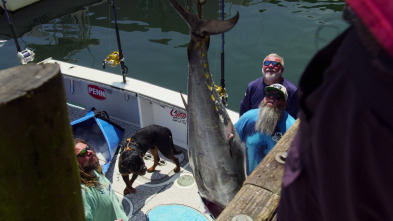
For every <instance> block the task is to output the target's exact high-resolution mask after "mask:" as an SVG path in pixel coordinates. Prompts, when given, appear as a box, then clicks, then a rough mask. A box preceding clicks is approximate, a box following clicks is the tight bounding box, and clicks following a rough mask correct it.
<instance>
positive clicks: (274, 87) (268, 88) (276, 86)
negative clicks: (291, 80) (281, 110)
mask: <svg viewBox="0 0 393 221" xmlns="http://www.w3.org/2000/svg"><path fill="white" fill-rule="evenodd" d="M270 91H277V92H279V93H280V94H281V95H282V96H283V97H284V100H285V101H287V100H288V93H287V89H286V88H285V87H284V86H283V85H282V84H272V85H269V86H266V87H265V92H270Z"/></svg>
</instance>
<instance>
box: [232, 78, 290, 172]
mask: <svg viewBox="0 0 393 221" xmlns="http://www.w3.org/2000/svg"><path fill="white" fill-rule="evenodd" d="M287 100H288V93H287V90H286V88H285V87H284V86H283V85H281V84H272V85H270V86H267V87H266V88H265V97H264V99H263V100H262V102H261V103H260V105H259V108H258V109H252V110H249V111H247V112H246V113H244V114H243V115H242V116H241V117H240V118H239V120H238V121H237V122H236V123H235V125H234V126H235V128H236V131H237V133H238V134H239V137H240V140H241V141H242V142H243V143H244V144H245V146H246V151H245V152H246V162H247V165H246V168H247V175H250V173H251V172H252V171H253V170H254V169H255V167H257V166H258V164H259V163H260V162H261V161H262V159H263V158H264V157H265V156H266V155H267V154H268V152H269V151H270V150H271V149H272V148H273V147H274V146H275V145H276V143H277V142H278V141H279V140H280V139H281V137H282V136H283V135H284V133H285V132H286V131H287V130H288V129H289V128H290V127H291V126H292V125H293V124H294V123H295V119H294V118H293V117H292V116H291V115H289V114H288V113H287V112H286V111H285V108H286V106H287Z"/></svg>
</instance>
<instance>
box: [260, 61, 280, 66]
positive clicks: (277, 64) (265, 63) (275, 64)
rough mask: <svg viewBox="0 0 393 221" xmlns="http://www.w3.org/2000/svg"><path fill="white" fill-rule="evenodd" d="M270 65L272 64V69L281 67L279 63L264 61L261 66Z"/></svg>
mask: <svg viewBox="0 0 393 221" xmlns="http://www.w3.org/2000/svg"><path fill="white" fill-rule="evenodd" d="M270 64H273V66H274V67H277V66H281V63H280V62H278V61H265V62H263V65H265V66H269V65H270Z"/></svg>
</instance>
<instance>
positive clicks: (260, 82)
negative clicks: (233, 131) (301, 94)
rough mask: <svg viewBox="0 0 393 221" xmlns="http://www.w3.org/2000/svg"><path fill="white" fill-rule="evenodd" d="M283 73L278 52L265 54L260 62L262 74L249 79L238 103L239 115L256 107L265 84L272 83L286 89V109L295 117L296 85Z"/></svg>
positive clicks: (281, 59)
mask: <svg viewBox="0 0 393 221" xmlns="http://www.w3.org/2000/svg"><path fill="white" fill-rule="evenodd" d="M283 73H284V59H283V58H282V57H280V56H279V55H278V54H275V53H272V54H269V55H268V56H266V58H265V59H264V60H263V64H262V74H263V76H262V77H260V78H258V79H256V80H253V81H251V82H250V83H249V84H248V86H247V90H246V93H245V95H244V97H243V100H242V101H241V103H240V111H239V115H240V116H242V115H243V114H244V113H245V112H247V111H248V110H251V109H257V108H258V106H259V104H260V103H261V101H262V99H263V98H264V97H265V88H266V86H269V85H272V84H282V85H284V86H285V88H286V89H287V93H288V100H287V103H288V105H287V107H286V111H287V112H288V113H289V114H290V115H291V116H292V117H294V118H297V111H298V103H297V87H296V86H295V85H294V84H293V83H292V82H290V81H289V80H287V79H285V78H283V77H282V74H283Z"/></svg>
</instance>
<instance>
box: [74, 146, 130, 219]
mask: <svg viewBox="0 0 393 221" xmlns="http://www.w3.org/2000/svg"><path fill="white" fill-rule="evenodd" d="M74 144H75V155H76V158H77V161H78V166H79V171H80V177H81V187H82V199H83V205H84V210H85V217H86V220H97V221H99V220H102V221H112V220H116V221H121V220H123V221H126V220H128V218H127V215H126V214H125V212H124V208H123V206H122V204H121V203H120V202H119V199H118V198H117V196H116V194H115V192H114V191H113V189H112V187H111V186H112V184H111V183H110V181H109V180H108V179H107V178H106V177H105V176H104V175H103V174H102V168H101V166H100V164H99V161H98V157H97V155H96V154H95V152H94V149H93V148H92V147H91V146H90V145H89V144H88V143H86V142H85V141H83V140H81V139H74Z"/></svg>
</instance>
